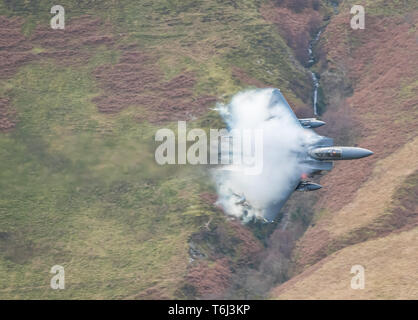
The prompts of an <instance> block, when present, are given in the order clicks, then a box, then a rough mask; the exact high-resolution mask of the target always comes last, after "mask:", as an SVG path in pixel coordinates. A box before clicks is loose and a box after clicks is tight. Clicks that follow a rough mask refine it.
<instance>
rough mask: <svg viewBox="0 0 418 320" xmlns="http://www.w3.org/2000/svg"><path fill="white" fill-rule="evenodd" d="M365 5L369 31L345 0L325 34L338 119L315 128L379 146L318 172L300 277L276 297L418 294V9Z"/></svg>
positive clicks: (329, 116) (328, 84) (324, 65)
mask: <svg viewBox="0 0 418 320" xmlns="http://www.w3.org/2000/svg"><path fill="white" fill-rule="evenodd" d="M362 3H363V5H364V6H365V9H366V28H365V30H352V29H351V28H349V20H350V14H349V8H350V7H351V6H352V5H353V4H354V2H353V1H344V2H343V3H342V4H341V5H340V8H339V14H338V15H336V16H334V17H333V18H332V19H331V22H330V23H329V25H328V26H327V28H326V30H325V31H324V33H323V37H322V39H321V42H320V46H321V51H322V58H321V63H320V66H319V67H318V69H319V70H320V72H321V83H322V85H323V86H324V92H325V93H326V96H327V99H328V109H327V112H326V113H325V114H324V117H323V118H324V119H325V121H327V123H328V124H331V125H330V126H328V128H324V129H322V130H318V131H319V132H321V133H323V134H327V135H334V136H335V135H337V137H339V139H340V141H341V142H345V143H346V142H347V141H348V142H355V143H356V144H358V145H359V146H362V147H365V148H369V149H371V150H373V151H374V153H375V154H374V156H373V157H370V159H369V158H368V159H364V160H360V161H357V162H356V165H354V166H353V165H352V164H351V163H348V162H347V163H338V164H336V166H335V168H334V170H333V171H332V172H330V173H329V174H327V175H326V176H324V177H323V178H322V179H321V182H322V183H323V185H326V188H324V191H323V192H322V194H321V197H320V199H319V200H318V202H317V204H316V206H315V216H314V219H313V221H312V223H311V225H310V227H309V228H308V230H307V231H306V233H305V234H304V236H303V237H302V238H301V239H300V240H299V241H298V243H297V246H296V249H295V250H294V252H293V260H294V262H295V267H294V268H293V275H297V276H296V277H294V278H293V279H292V280H291V281H289V282H288V283H286V284H283V285H281V286H279V287H277V288H275V289H274V290H273V291H272V297H274V298H279V299H293V298H298V299H314V298H321V299H324V298H329V299H331V298H337V299H394V298H397V299H401V298H403V299H417V298H418V292H417V289H416V283H417V278H416V266H415V265H414V261H417V259H418V256H417V250H416V248H415V249H414V246H415V244H416V243H417V240H418V238H417V228H418V227H417V224H418V207H417V201H416V199H417V196H418V194H417V192H418V186H417V183H418V181H417V174H418V161H417V160H416V159H417V157H418V138H417V131H416V119H417V118H418V101H417V98H416V90H417V74H418V42H417V41H416V37H417V36H416V24H417V22H418V10H417V9H418V7H417V5H416V3H415V2H414V1H403V2H395V1H393V2H391V1H389V2H388V1H362ZM355 4H358V3H357V2H356V3H355ZM344 122H346V123H348V124H350V125H353V124H354V126H353V127H352V128H347V126H346V125H345V123H344ZM355 264H361V265H363V266H364V267H365V269H366V279H367V280H366V281H367V283H366V288H365V290H352V289H350V280H351V277H352V276H353V275H350V269H351V266H353V265H355Z"/></svg>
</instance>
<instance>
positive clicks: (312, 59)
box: [308, 28, 323, 116]
mask: <svg viewBox="0 0 418 320" xmlns="http://www.w3.org/2000/svg"><path fill="white" fill-rule="evenodd" d="M322 30H323V29H322V28H321V29H320V30H319V31H318V32H317V34H316V35H315V37H314V38H313V39H312V40H311V41H309V47H308V54H309V61H308V68H311V67H312V66H313V65H314V64H315V62H316V61H315V54H314V52H313V48H314V46H315V45H316V43H317V42H318V41H319V38H320V37H321V33H322ZM309 72H310V73H311V77H312V84H313V88H314V91H313V97H312V101H313V111H314V115H315V116H317V115H318V88H319V78H318V75H317V74H316V73H315V72H313V71H312V70H309Z"/></svg>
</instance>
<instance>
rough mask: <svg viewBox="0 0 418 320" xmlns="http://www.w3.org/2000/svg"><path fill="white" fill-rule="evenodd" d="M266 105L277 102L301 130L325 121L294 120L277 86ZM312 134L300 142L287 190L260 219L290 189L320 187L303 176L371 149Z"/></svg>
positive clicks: (274, 209) (271, 213)
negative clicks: (307, 140)
mask: <svg viewBox="0 0 418 320" xmlns="http://www.w3.org/2000/svg"><path fill="white" fill-rule="evenodd" d="M270 105H271V106H276V107H277V105H279V106H280V108H284V110H285V109H287V112H286V114H287V115H290V118H292V119H293V120H292V121H295V122H296V123H298V125H300V126H302V127H303V128H304V129H305V130H312V129H313V128H318V127H320V126H323V125H325V122H323V121H321V120H318V119H315V118H308V119H298V118H297V117H296V115H295V114H294V113H293V110H292V109H291V107H290V106H289V104H288V102H287V101H286V99H285V98H284V96H283V95H282V93H281V92H280V90H278V89H275V90H274V91H273V95H272V98H271V101H270ZM282 110H283V109H282ZM275 117H276V116H275V115H274V114H272V115H270V116H269V118H267V119H266V120H267V121H270V120H272V119H274V118H275ZM316 136H317V139H314V141H312V142H311V143H310V144H308V145H304V148H305V152H303V153H302V154H300V155H299V159H300V161H299V162H300V168H301V170H300V172H299V174H298V175H296V176H294V177H293V178H292V179H291V183H290V184H289V186H288V188H287V192H285V193H284V194H282V195H279V199H277V201H276V202H275V203H274V205H272V206H270V207H269V208H267V209H266V212H265V214H264V218H266V219H267V220H269V221H273V219H274V218H275V217H276V216H277V214H278V213H279V211H280V209H281V208H282V207H283V205H284V204H285V203H286V201H287V200H288V199H289V197H290V196H291V194H292V193H293V192H294V191H314V190H318V189H321V188H322V186H321V185H319V184H317V183H313V182H311V181H309V180H307V179H308V178H309V177H313V176H314V175H316V174H320V173H322V172H323V171H330V170H331V169H332V168H333V161H337V160H353V159H361V158H364V157H368V156H370V155H372V154H373V152H372V151H370V150H368V149H364V148H357V147H340V146H334V141H333V139H331V138H328V137H323V136H318V135H316Z"/></svg>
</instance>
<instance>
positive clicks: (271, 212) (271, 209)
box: [264, 176, 300, 222]
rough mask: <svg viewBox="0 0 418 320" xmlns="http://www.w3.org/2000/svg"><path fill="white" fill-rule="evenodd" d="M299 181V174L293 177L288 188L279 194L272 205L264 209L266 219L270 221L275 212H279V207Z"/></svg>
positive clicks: (275, 214) (275, 215)
mask: <svg viewBox="0 0 418 320" xmlns="http://www.w3.org/2000/svg"><path fill="white" fill-rule="evenodd" d="M299 182H300V176H297V177H295V179H293V180H292V181H291V183H289V185H288V188H287V189H286V190H285V192H283V193H282V194H281V196H280V197H279V198H278V199H277V200H276V202H275V203H274V204H273V205H271V206H269V208H268V209H266V210H265V213H264V218H265V219H266V220H267V221H270V222H272V221H273V220H274V219H275V218H276V217H277V214H278V213H279V211H280V210H281V208H282V207H283V206H284V204H285V203H286V201H287V200H288V199H289V198H290V196H291V195H292V193H293V192H294V191H295V189H296V187H297V186H298V184H299Z"/></svg>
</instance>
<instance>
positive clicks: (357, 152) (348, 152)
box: [342, 147, 373, 160]
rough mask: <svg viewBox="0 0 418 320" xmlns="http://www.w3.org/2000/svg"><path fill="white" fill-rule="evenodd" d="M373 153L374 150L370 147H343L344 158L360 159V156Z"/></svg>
mask: <svg viewBox="0 0 418 320" xmlns="http://www.w3.org/2000/svg"><path fill="white" fill-rule="evenodd" d="M372 154H373V152H372V151H370V150H368V149H364V148H354V147H352V148H350V147H348V148H344V149H343V154H342V158H343V159H347V160H349V159H360V158H365V157H368V156H371V155H372Z"/></svg>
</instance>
